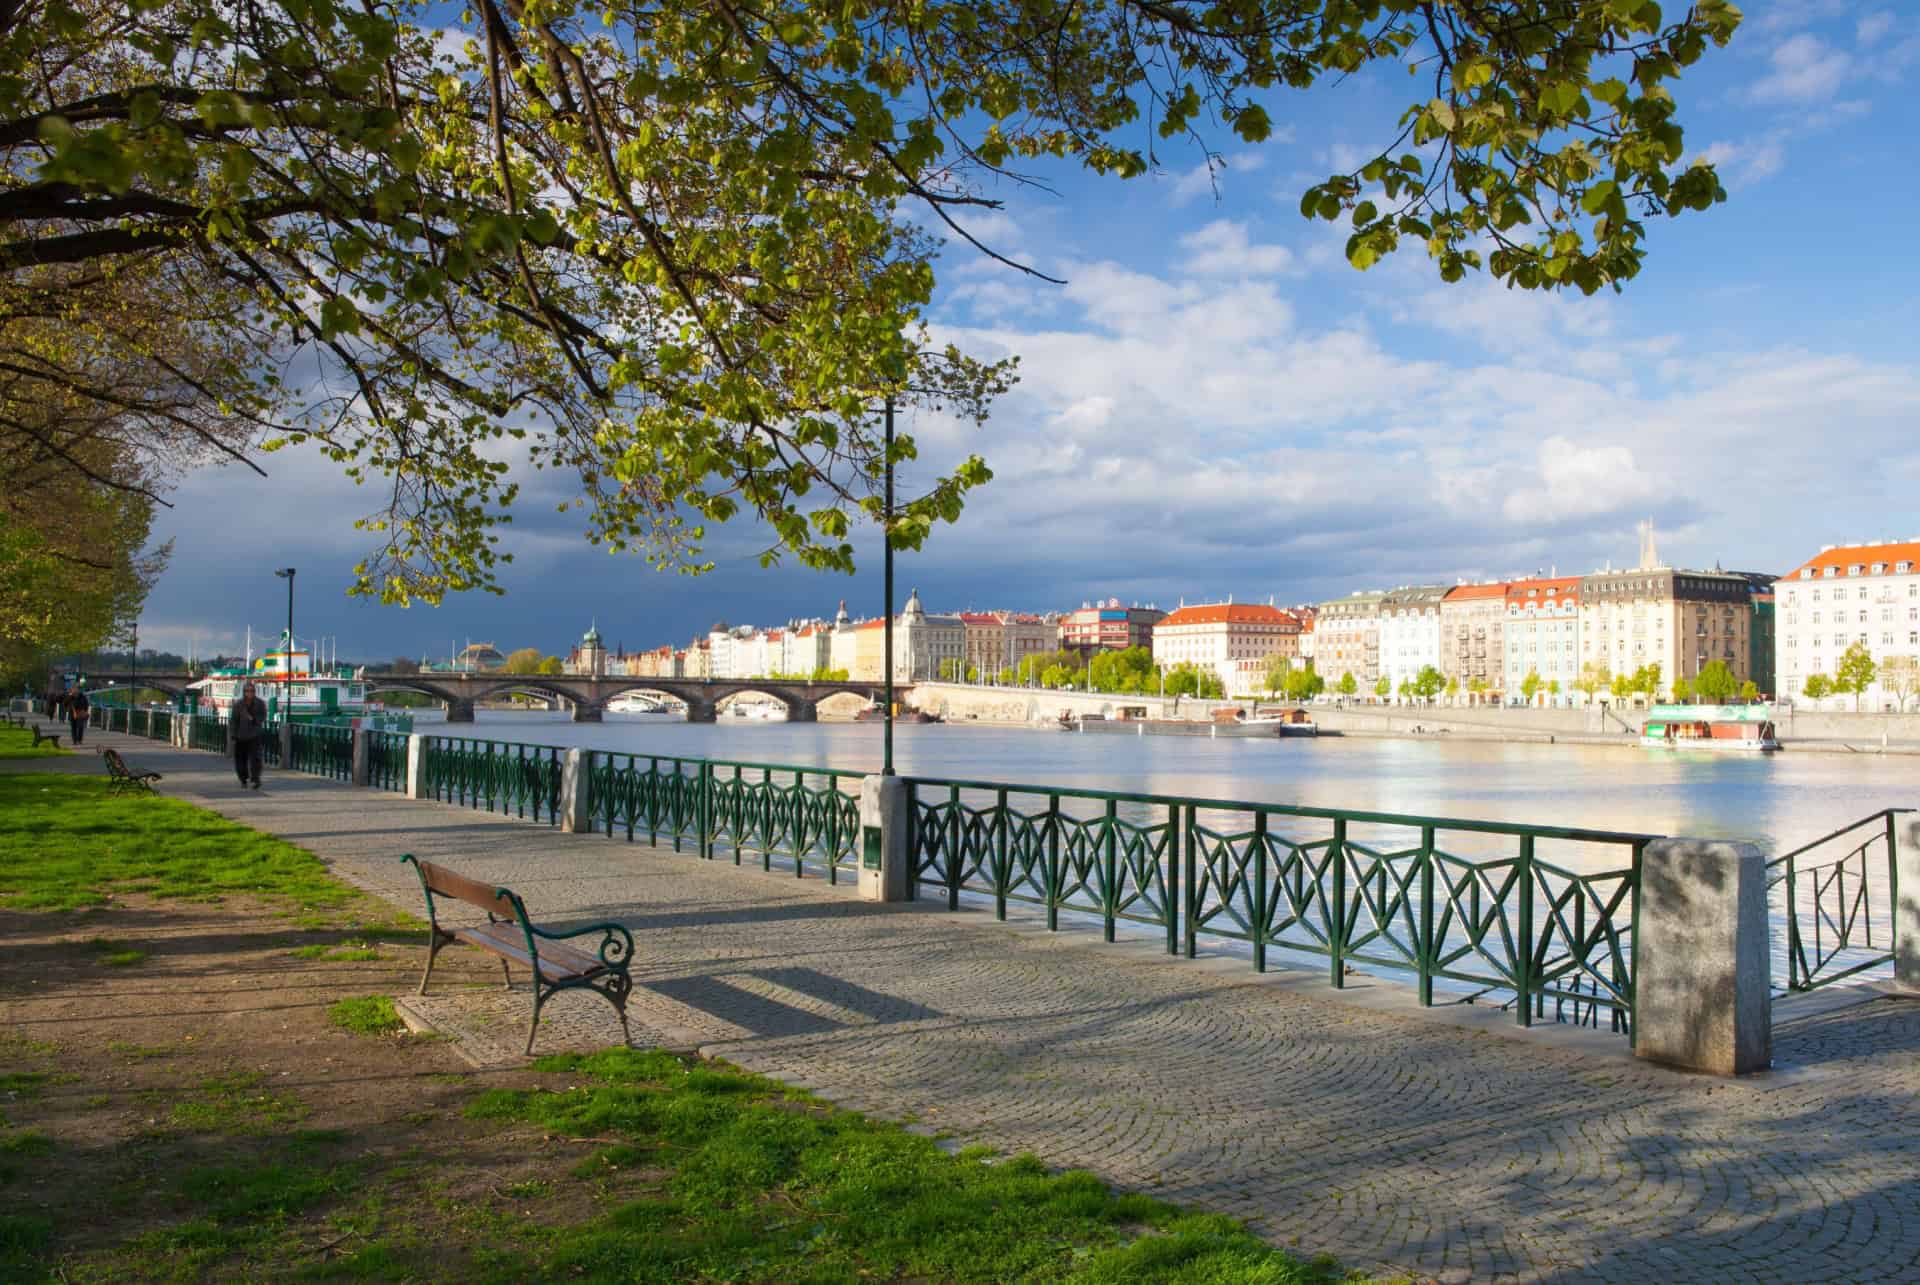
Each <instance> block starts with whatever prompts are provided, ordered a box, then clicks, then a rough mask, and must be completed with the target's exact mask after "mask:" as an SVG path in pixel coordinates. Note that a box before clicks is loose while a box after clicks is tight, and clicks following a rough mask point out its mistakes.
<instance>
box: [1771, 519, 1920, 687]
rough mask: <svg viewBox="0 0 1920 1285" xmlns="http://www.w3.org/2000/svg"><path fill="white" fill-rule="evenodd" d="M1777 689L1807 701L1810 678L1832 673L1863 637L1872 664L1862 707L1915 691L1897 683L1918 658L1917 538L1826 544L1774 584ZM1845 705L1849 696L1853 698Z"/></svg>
mask: <svg viewBox="0 0 1920 1285" xmlns="http://www.w3.org/2000/svg"><path fill="white" fill-rule="evenodd" d="M1773 597H1774V610H1775V616H1774V620H1775V631H1776V638H1775V649H1774V654H1775V672H1776V679H1775V688H1774V690H1775V695H1777V696H1778V697H1780V698H1781V699H1784V700H1793V701H1797V702H1804V701H1806V699H1807V697H1806V684H1807V679H1808V678H1810V677H1811V676H1813V675H1814V674H1825V675H1827V676H1828V677H1832V676H1833V672H1834V670H1835V669H1837V668H1838V667H1839V664H1840V658H1841V657H1842V656H1844V655H1845V654H1846V651H1847V648H1848V647H1850V646H1852V645H1853V644H1854V643H1856V642H1858V643H1864V644H1865V645H1866V648H1867V651H1868V653H1869V654H1870V655H1871V656H1872V657H1873V660H1874V665H1875V674H1874V681H1873V684H1872V686H1870V687H1868V688H1867V690H1866V691H1865V692H1863V693H1861V696H1860V701H1859V705H1860V708H1861V709H1868V710H1886V709H1895V708H1898V707H1899V706H1901V705H1903V704H1907V703H1910V702H1911V701H1912V699H1913V697H1914V695H1915V693H1912V692H1908V691H1905V690H1900V689H1899V688H1898V682H1899V680H1898V679H1897V678H1896V679H1895V680H1894V684H1893V685H1892V686H1890V685H1889V683H1888V681H1887V679H1888V677H1889V676H1888V674H1887V672H1886V665H1887V662H1888V661H1889V660H1895V661H1897V662H1898V663H1896V665H1895V667H1894V672H1895V673H1896V674H1898V673H1899V672H1900V671H1902V670H1904V669H1905V667H1906V665H1907V664H1908V663H1911V662H1920V537H1916V538H1915V539H1912V540H1907V541H1903V542H1899V543H1885V544H1842V545H1829V546H1828V547H1827V548H1824V549H1822V550H1821V551H1820V552H1819V553H1817V554H1815V555H1814V556H1813V557H1811V558H1808V559H1807V560H1806V561H1805V562H1803V563H1801V564H1800V565H1799V566H1797V567H1795V568H1794V569H1793V570H1792V571H1789V572H1788V573H1787V574H1786V575H1784V576H1782V577H1781V578H1780V579H1779V581H1777V582H1776V583H1775V584H1774V586H1773ZM1847 703H1848V706H1849V707H1851V705H1852V702H1851V700H1849V701H1848V702H1847Z"/></svg>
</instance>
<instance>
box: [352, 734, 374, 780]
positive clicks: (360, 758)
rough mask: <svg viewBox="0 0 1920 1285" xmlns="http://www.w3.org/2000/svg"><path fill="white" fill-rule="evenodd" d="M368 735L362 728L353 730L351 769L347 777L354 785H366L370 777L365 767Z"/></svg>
mask: <svg viewBox="0 0 1920 1285" xmlns="http://www.w3.org/2000/svg"><path fill="white" fill-rule="evenodd" d="M368 735H369V733H368V732H367V730H366V729H365V728H364V727H356V728H354V729H353V758H352V762H353V767H352V769H351V770H350V771H349V773H348V776H349V778H350V779H351V780H352V781H353V783H354V784H355V785H365V784H367V781H368V779H369V777H370V775H371V773H370V772H369V771H368V765H367V749H368V746H367V736H368Z"/></svg>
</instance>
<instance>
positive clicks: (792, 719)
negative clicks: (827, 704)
mask: <svg viewBox="0 0 1920 1285" xmlns="http://www.w3.org/2000/svg"><path fill="white" fill-rule="evenodd" d="M787 721H788V722H789V723H817V722H819V721H820V707H819V705H817V704H815V703H814V702H813V701H795V702H794V703H793V704H791V705H789V706H787Z"/></svg>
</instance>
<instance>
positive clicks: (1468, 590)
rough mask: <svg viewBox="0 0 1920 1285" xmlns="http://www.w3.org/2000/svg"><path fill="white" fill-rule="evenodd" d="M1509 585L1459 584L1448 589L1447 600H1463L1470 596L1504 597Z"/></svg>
mask: <svg viewBox="0 0 1920 1285" xmlns="http://www.w3.org/2000/svg"><path fill="white" fill-rule="evenodd" d="M1506 596H1507V586H1506V585H1505V584H1504V583H1502V584H1458V585H1455V586H1454V587H1453V588H1451V589H1449V590H1447V597H1446V601H1448V602H1461V601H1464V600H1465V599H1468V598H1504V597H1506Z"/></svg>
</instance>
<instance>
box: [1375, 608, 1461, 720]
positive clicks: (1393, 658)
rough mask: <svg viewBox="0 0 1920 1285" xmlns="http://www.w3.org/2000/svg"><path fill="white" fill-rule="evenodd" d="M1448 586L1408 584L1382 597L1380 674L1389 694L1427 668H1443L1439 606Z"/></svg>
mask: <svg viewBox="0 0 1920 1285" xmlns="http://www.w3.org/2000/svg"><path fill="white" fill-rule="evenodd" d="M1446 596H1447V587H1446V586H1445V585H1437V584H1432V585H1406V586H1404V587H1402V588H1399V589H1390V590H1388V591H1387V592H1386V593H1385V594H1383V595H1381V598H1380V671H1381V672H1382V673H1383V674H1385V675H1386V679H1387V688H1388V692H1389V695H1390V696H1391V695H1394V694H1397V693H1398V691H1399V688H1400V684H1401V683H1410V682H1412V681H1413V680H1414V679H1415V678H1417V677H1419V675H1420V671H1421V670H1422V669H1425V668H1426V667H1427V666H1428V665H1432V666H1433V667H1434V668H1435V669H1439V668H1440V604H1441V602H1442V601H1444V600H1445V598H1446Z"/></svg>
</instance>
